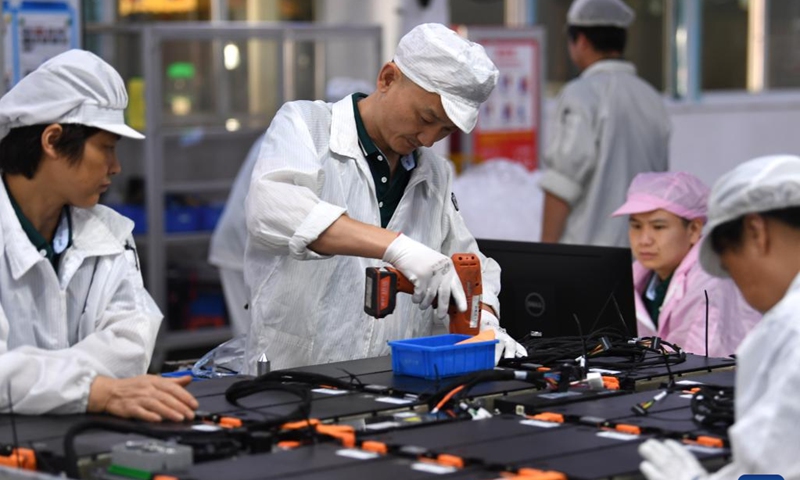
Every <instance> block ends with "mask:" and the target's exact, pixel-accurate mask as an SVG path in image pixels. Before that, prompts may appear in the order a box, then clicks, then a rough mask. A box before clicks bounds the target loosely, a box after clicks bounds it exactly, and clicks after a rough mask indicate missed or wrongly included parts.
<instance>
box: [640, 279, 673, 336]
mask: <svg viewBox="0 0 800 480" xmlns="http://www.w3.org/2000/svg"><path fill="white" fill-rule="evenodd" d="M671 281H672V275H670V276H669V277H667V278H666V279H665V280H663V281H661V282H659V280H658V276H657V275H656V272H653V276H652V277H651V278H650V281H649V282H647V287H646V288H645V290H644V292H642V300H643V301H644V306H645V308H647V313H649V314H650V318H651V319H652V320H653V323H654V324H655V326H656V327H658V316H659V314H660V313H661V306H662V305H664V299H665V298H666V297H667V289H668V288H669V283H670V282H671ZM652 282H659V283H657V284H656V285H655V287H653V286H652V285H651V283H652Z"/></svg>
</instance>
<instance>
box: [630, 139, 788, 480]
mask: <svg viewBox="0 0 800 480" xmlns="http://www.w3.org/2000/svg"><path fill="white" fill-rule="evenodd" d="M704 232H705V235H704V237H703V240H702V243H701V244H700V264H701V265H702V266H703V268H704V269H705V270H706V271H707V272H708V273H710V274H711V275H714V276H716V277H721V278H727V277H730V278H731V279H733V281H734V282H735V283H736V286H737V287H739V290H741V292H742V295H743V296H744V298H745V300H747V303H749V304H750V306H752V307H753V308H755V309H756V310H758V311H759V312H762V313H764V318H762V319H761V321H760V322H759V323H758V325H756V326H755V327H754V328H753V330H751V331H750V333H749V334H748V335H747V336H746V337H745V339H744V341H743V342H742V344H741V345H740V346H739V348H738V349H737V350H736V392H735V399H734V416H735V422H734V424H733V425H732V426H731V427H730V428H729V429H728V437H729V439H730V445H731V456H732V458H731V463H730V464H728V465H726V466H724V467H723V468H722V469H721V470H719V471H718V472H716V473H713V474H709V473H707V472H706V470H705V469H704V468H703V467H702V466H701V465H700V464H699V462H698V461H697V460H696V459H695V457H694V456H693V455H692V453H691V452H690V451H689V450H688V449H686V448H685V447H684V446H683V445H681V444H680V443H678V442H676V441H675V440H666V441H660V440H648V441H647V442H645V443H643V444H642V445H641V446H640V447H639V452H640V453H641V454H642V457H643V458H644V462H642V464H641V471H642V473H643V474H644V475H645V477H646V478H647V479H648V480H727V479H738V478H748V475H747V474H752V475H753V477H752V478H784V479H785V480H798V479H800V460H798V458H797V446H798V445H800V429H798V428H797V427H798V421H800V404H798V402H797V396H798V393H800V369H799V368H797V366H798V364H800V157H797V156H794V155H775V156H769V157H761V158H757V159H754V160H751V161H749V162H746V163H743V164H741V165H739V166H738V167H736V168H735V169H734V170H733V171H731V172H729V173H727V174H726V175H724V176H722V178H720V179H719V180H718V181H717V183H716V184H714V188H713V189H712V190H711V196H710V198H709V201H708V223H706V226H705V228H704ZM728 320H730V321H736V319H728Z"/></svg>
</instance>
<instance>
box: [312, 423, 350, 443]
mask: <svg viewBox="0 0 800 480" xmlns="http://www.w3.org/2000/svg"><path fill="white" fill-rule="evenodd" d="M317 433H320V434H322V435H327V436H329V437H333V438H335V439H337V440H339V441H340V442H341V443H342V446H344V447H346V448H353V447H355V446H356V431H355V429H354V428H353V427H351V426H350V425H317Z"/></svg>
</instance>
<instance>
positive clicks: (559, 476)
mask: <svg viewBox="0 0 800 480" xmlns="http://www.w3.org/2000/svg"><path fill="white" fill-rule="evenodd" d="M512 478H516V479H519V480H567V476H566V475H564V474H563V473H561V472H556V471H554V470H539V469H536V468H520V469H519V470H518V471H517V476H516V477H512Z"/></svg>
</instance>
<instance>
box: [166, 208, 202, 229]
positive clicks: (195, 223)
mask: <svg viewBox="0 0 800 480" xmlns="http://www.w3.org/2000/svg"><path fill="white" fill-rule="evenodd" d="M164 230H165V231H167V232H168V233H176V232H194V231H197V230H200V208H198V207H168V208H167V209H166V210H165V211H164Z"/></svg>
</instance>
